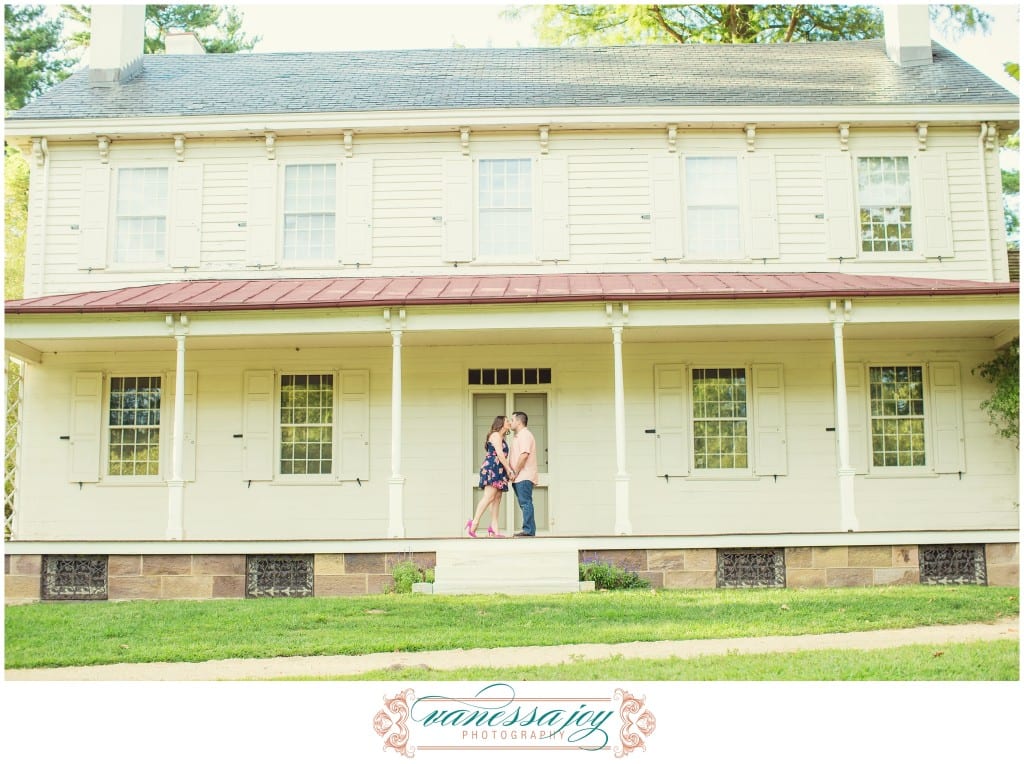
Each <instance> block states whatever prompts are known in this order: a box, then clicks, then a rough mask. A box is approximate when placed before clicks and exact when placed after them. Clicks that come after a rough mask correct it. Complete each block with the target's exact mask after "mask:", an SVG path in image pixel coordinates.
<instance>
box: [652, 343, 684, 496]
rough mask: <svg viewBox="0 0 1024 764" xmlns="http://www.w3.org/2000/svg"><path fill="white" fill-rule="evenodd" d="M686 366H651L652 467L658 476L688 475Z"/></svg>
mask: <svg viewBox="0 0 1024 764" xmlns="http://www.w3.org/2000/svg"><path fill="white" fill-rule="evenodd" d="M686 388H687V380H686V366H684V365H683V364H677V363H673V364H657V365H655V367H654V427H655V433H656V434H655V438H656V440H655V443H656V447H655V461H656V464H655V469H656V470H657V475H658V477H665V476H682V475H688V474H690V447H689V446H690V441H689V434H688V428H687V422H688V421H689V411H688V409H687V404H686V401H687V396H686Z"/></svg>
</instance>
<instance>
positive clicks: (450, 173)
mask: <svg viewBox="0 0 1024 764" xmlns="http://www.w3.org/2000/svg"><path fill="white" fill-rule="evenodd" d="M441 252H442V255H441V259H443V260H444V261H445V262H447V263H466V262H469V261H470V260H472V259H473V160H472V159H469V158H468V157H466V158H457V159H445V160H444V238H443V240H442V246H441Z"/></svg>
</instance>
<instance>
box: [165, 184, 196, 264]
mask: <svg viewBox="0 0 1024 764" xmlns="http://www.w3.org/2000/svg"><path fill="white" fill-rule="evenodd" d="M171 183H172V184H173V185H172V194H171V199H172V202H171V221H172V222H171V247H170V257H169V262H170V265H171V267H172V268H198V267H199V265H200V260H201V257H200V253H201V247H202V222H203V221H202V216H203V166H202V165H201V164H177V165H175V166H174V169H173V170H172V172H171Z"/></svg>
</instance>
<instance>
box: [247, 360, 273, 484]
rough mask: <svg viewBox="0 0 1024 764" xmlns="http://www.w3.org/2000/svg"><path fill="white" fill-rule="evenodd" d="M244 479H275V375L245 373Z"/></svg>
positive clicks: (270, 372)
mask: <svg viewBox="0 0 1024 764" xmlns="http://www.w3.org/2000/svg"><path fill="white" fill-rule="evenodd" d="M244 376H245V408H244V412H243V420H242V437H243V441H242V444H243V453H242V479H243V480H272V479H273V477H274V430H275V426H276V423H275V421H274V372H272V371H247V372H245V375H244Z"/></svg>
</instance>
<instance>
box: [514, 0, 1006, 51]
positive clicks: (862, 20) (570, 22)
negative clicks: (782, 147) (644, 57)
mask: <svg viewBox="0 0 1024 764" xmlns="http://www.w3.org/2000/svg"><path fill="white" fill-rule="evenodd" d="M524 11H525V12H526V13H530V14H533V15H535V16H536V17H537V21H536V23H535V26H534V29H535V31H536V33H537V35H538V37H539V39H540V41H541V43H542V44H544V45H635V44H649V43H753V42H756V43H765V42H794V41H798V40H810V41H816V40H862V39H868V38H875V37H881V36H882V34H883V28H882V12H881V10H880V9H879V8H877V7H875V6H869V5H813V4H811V5H739V4H737V5H543V6H523V7H521V8H516V9H512V10H510V11H507V12H506V15H507V16H509V17H512V18H515V17H518V16H520V15H522V13H523V12H524ZM931 13H932V18H933V19H935V21H936V23H938V24H939V25H940V26H941V27H942V28H944V29H949V30H952V31H960V32H962V31H974V30H975V29H979V30H981V31H983V32H984V31H988V25H989V24H990V22H991V16H989V15H988V14H987V13H984V12H982V11H980V10H979V9H977V8H975V7H974V6H970V5H944V6H932V7H931Z"/></svg>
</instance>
